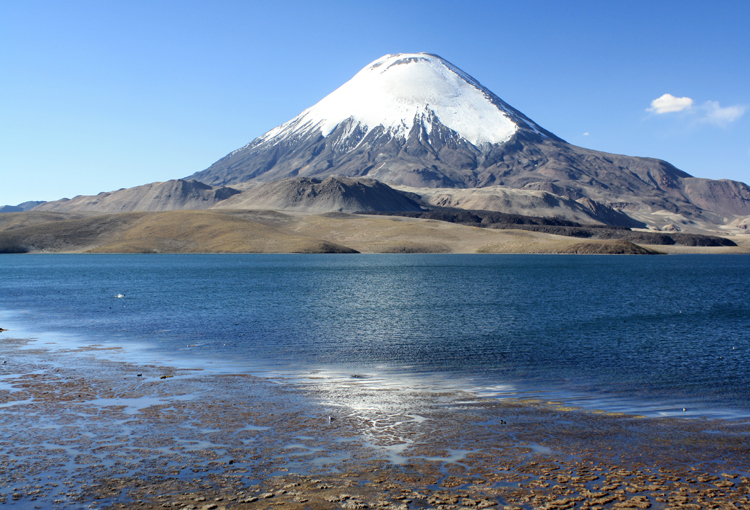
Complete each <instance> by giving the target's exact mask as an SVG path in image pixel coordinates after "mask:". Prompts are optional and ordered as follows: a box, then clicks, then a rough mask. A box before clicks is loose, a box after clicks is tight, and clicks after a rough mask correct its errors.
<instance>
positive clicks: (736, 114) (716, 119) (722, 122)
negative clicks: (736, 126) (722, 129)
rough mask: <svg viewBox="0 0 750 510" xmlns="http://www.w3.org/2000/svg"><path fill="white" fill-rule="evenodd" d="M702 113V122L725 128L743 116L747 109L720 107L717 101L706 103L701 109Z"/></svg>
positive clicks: (739, 106) (743, 107) (740, 106)
mask: <svg viewBox="0 0 750 510" xmlns="http://www.w3.org/2000/svg"><path fill="white" fill-rule="evenodd" d="M701 108H702V109H703V111H704V116H703V119H702V120H703V121H704V122H708V123H710V124H716V125H717V126H726V125H727V124H731V123H732V122H734V121H735V120H737V119H739V118H740V117H742V116H743V115H744V114H745V111H746V110H747V108H746V107H745V106H742V105H736V106H726V107H723V108H722V107H721V106H720V105H719V102H718V101H706V104H704V105H703V106H702V107H701Z"/></svg>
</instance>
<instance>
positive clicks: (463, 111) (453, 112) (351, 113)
mask: <svg viewBox="0 0 750 510" xmlns="http://www.w3.org/2000/svg"><path fill="white" fill-rule="evenodd" d="M433 114H434V115H433ZM435 117H437V119H438V120H439V122H440V123H441V124H443V125H444V126H446V127H448V128H450V129H452V130H453V131H455V132H456V133H458V134H459V135H460V136H461V137H463V138H464V139H466V140H467V141H469V142H471V143H472V144H473V145H475V146H477V147H478V146H480V145H482V144H484V143H493V144H499V143H503V142H506V141H508V140H509V139H510V138H511V136H513V134H514V133H515V132H516V131H517V130H518V129H519V124H520V125H521V126H523V127H525V128H527V129H531V130H533V131H536V132H539V130H540V128H539V127H538V126H536V125H535V124H534V123H533V122H531V121H530V120H529V119H526V118H525V117H523V116H522V115H521V114H519V113H518V112H516V111H515V110H513V109H512V108H510V107H508V106H507V105H506V104H505V103H504V102H503V101H502V100H500V99H499V98H498V97H497V96H495V95H494V94H492V93H491V92H490V91H488V90H487V89H485V88H484V87H482V86H481V85H480V84H479V82H477V81H476V80H474V79H473V78H471V77H470V76H469V75H467V74H465V73H464V72H462V71H461V70H460V69H458V68H456V67H455V66H453V65H452V64H450V63H448V62H447V61H445V60H443V59H442V58H440V57H438V56H436V55H431V54H429V53H399V54H396V55H386V56H384V57H381V58H379V59H377V60H375V61H374V62H372V63H371V64H369V65H367V66H366V67H365V68H364V69H362V70H361V71H360V72H358V73H357V74H356V75H355V76H354V77H353V78H352V79H351V80H349V81H348V82H346V83H344V84H343V85H342V86H341V87H339V88H338V89H336V90H335V91H333V92H332V93H331V94H329V95H328V96H326V97H325V98H323V99H322V100H321V101H320V102H318V103H317V104H315V105H314V106H312V107H310V108H308V109H307V110H305V111H303V112H302V113H301V114H300V115H298V116H297V117H295V118H294V119H292V120H291V121H289V122H287V123H285V124H283V125H281V126H279V127H277V128H275V129H273V130H271V131H269V132H268V133H266V134H265V135H264V136H263V137H262V138H263V139H265V140H269V141H270V139H271V138H276V137H281V138H285V137H286V136H288V135H291V134H294V133H301V132H307V131H310V130H312V129H320V130H321V132H322V134H323V136H327V135H329V134H330V133H331V132H332V131H333V130H334V129H335V128H336V126H338V125H339V124H340V123H341V122H343V121H345V120H347V119H352V120H353V121H355V122H356V123H357V124H359V125H360V126H361V127H363V128H365V129H366V130H367V131H369V130H372V129H373V128H375V127H377V126H383V127H384V128H386V129H387V130H388V131H390V133H391V134H392V135H393V136H406V135H407V134H408V133H409V131H410V130H411V128H412V126H413V125H414V123H415V122H422V123H423V125H424V127H425V129H426V131H427V132H428V133H429V132H430V130H431V124H430V119H432V118H435Z"/></svg>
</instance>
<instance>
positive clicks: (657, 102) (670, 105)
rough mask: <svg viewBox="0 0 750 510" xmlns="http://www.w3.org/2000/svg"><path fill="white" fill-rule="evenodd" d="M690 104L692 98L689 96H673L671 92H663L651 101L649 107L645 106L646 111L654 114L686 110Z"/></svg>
mask: <svg viewBox="0 0 750 510" xmlns="http://www.w3.org/2000/svg"><path fill="white" fill-rule="evenodd" d="M691 106H693V100H692V99H690V98H689V97H675V96H673V95H672V94H664V95H663V96H661V97H659V98H657V99H654V100H653V101H651V108H647V109H646V111H649V112H654V113H656V114H662V113H672V112H681V111H682V110H687V109H688V108H690V107H691Z"/></svg>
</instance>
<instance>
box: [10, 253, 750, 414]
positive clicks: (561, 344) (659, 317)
mask: <svg viewBox="0 0 750 510" xmlns="http://www.w3.org/2000/svg"><path fill="white" fill-rule="evenodd" d="M2 262H3V264H0V307H2V308H4V309H6V310H10V311H11V312H12V319H13V320H11V314H9V313H7V312H6V313H3V314H2V315H0V320H2V321H4V323H5V322H8V323H12V322H13V321H16V322H15V323H14V324H17V325H19V326H22V327H33V328H34V329H35V331H36V332H44V331H52V332H56V333H57V332H59V333H62V334H64V335H67V336H68V338H71V337H76V336H77V337H79V338H81V339H84V340H85V341H87V342H98V343H102V344H103V345H105V346H106V345H109V346H111V345H127V346H128V347H129V349H128V350H127V352H126V355H131V354H132V353H133V352H134V351H133V350H132V346H138V347H139V348H141V349H143V350H142V351H141V354H144V353H145V354H146V355H148V356H150V357H151V359H154V358H156V359H159V360H161V361H162V362H171V363H179V364H180V365H182V366H192V367H195V368H201V369H207V370H209V371H225V372H229V371H238V370H239V371H242V370H245V371H247V370H250V371H253V370H254V371H263V372H265V373H270V374H274V375H278V376H281V377H284V378H300V377H304V375H305V374H310V373H311V372H315V371H318V372H317V373H318V374H328V373H330V374H340V375H341V376H343V377H351V378H353V379H355V378H357V377H370V378H371V381H370V384H379V385H389V384H395V385H399V384H415V385H417V386H419V385H424V386H435V387H445V388H452V389H455V388H463V389H469V390H472V391H476V392H478V393H479V394H480V395H484V396H510V397H523V398H532V397H533V398H539V399H542V400H544V399H547V400H562V401H564V402H565V403H566V404H567V405H580V406H583V407H587V408H600V409H604V410H607V411H612V412H619V411H624V412H638V413H641V414H650V415H681V416H702V415H712V416H738V415H742V416H747V415H750V398H748V397H749V395H748V393H747V392H748V390H747V388H749V387H750V371H748V370H746V368H745V367H747V366H748V364H749V363H750V344H749V342H748V338H749V335H748V331H750V300H748V299H747V291H746V282H748V281H750V257H748V256H731V257H729V256H669V257H647V258H642V257H604V256H602V257H600V256H591V257H575V256H464V255H409V256H400V255H387V256H385V255H373V256H357V257H351V256H335V255H334V256H293V255H275V256H267V255H263V256H256V255H160V256H143V255H139V256H125V255H122V256H85V255H75V256H67V255H50V256H44V257H3V259H2ZM118 295H122V296H124V297H122V298H118V297H116V296H118ZM8 334H9V333H8V332H6V333H4V335H8ZM113 355H114V354H113ZM336 377H338V376H336ZM363 380H364V379H363ZM683 408H684V409H686V411H685V412H684V413H687V414H684V413H683V411H682V409H683Z"/></svg>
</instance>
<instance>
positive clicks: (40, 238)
mask: <svg viewBox="0 0 750 510" xmlns="http://www.w3.org/2000/svg"><path fill="white" fill-rule="evenodd" d="M0 219H1V220H2V221H0V253H61V252H67V253H84V252H88V253H353V252H362V253H644V252H645V250H641V248H640V247H639V246H638V245H636V244H632V243H622V242H611V241H606V240H586V241H582V240H581V239H578V238H572V237H563V236H560V235H554V234H550V233H546V232H533V231H522V230H495V229H487V228H477V227H473V226H467V225H461V224H456V223H449V222H445V221H437V220H432V219H423V218H405V217H394V216H369V215H360V214H345V213H328V214H302V213H289V212H278V211H247V210H235V211H233V210H227V211H223V210H221V211H218V210H211V211H170V212H137V213H120V214H101V215H97V216H87V217H80V215H79V213H46V212H36V213H34V212H29V213H8V214H7V215H2V216H1V217H0ZM748 237H750V236H748ZM662 248H665V249H666V250H670V251H673V250H674V249H675V248H674V247H661V246H659V247H655V249H656V250H659V251H663V250H662ZM717 250H719V251H717ZM698 252H700V253H748V252H750V245H749V244H745V245H741V246H739V247H720V248H711V247H707V248H701V250H699V251H698Z"/></svg>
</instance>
